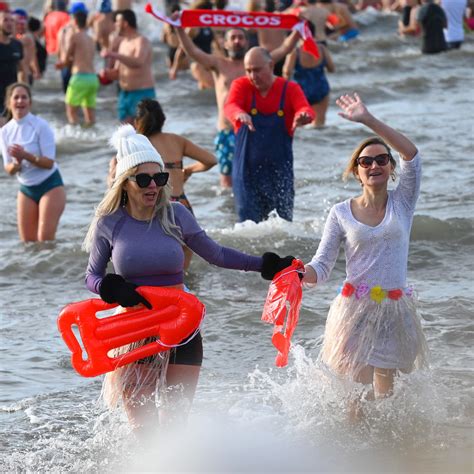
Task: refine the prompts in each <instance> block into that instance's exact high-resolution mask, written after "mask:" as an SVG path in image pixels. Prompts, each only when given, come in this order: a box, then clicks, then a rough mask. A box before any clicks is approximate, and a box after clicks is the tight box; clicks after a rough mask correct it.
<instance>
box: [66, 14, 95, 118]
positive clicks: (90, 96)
mask: <svg viewBox="0 0 474 474" xmlns="http://www.w3.org/2000/svg"><path fill="white" fill-rule="evenodd" d="M86 22H87V13H86V12H84V11H82V10H81V11H77V12H76V13H74V14H73V26H74V34H73V36H72V37H71V41H70V43H69V47H68V50H67V53H66V57H67V61H68V62H67V64H66V65H70V67H71V72H72V76H71V79H70V81H69V84H68V87H67V90H66V99H65V102H66V114H67V119H68V122H69V123H70V124H72V125H75V124H77V123H78V120H79V119H78V116H77V111H78V109H79V107H82V111H83V114H84V123H85V125H87V126H90V125H93V124H94V122H95V106H96V97H97V91H98V90H99V79H98V78H97V74H96V73H95V70H94V54H95V47H94V41H93V39H92V38H91V37H90V36H89V35H88V34H87V27H86Z"/></svg>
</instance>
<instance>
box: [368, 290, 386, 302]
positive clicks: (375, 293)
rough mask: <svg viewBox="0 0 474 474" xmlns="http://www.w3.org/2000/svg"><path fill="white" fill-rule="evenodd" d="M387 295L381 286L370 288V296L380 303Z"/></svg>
mask: <svg viewBox="0 0 474 474" xmlns="http://www.w3.org/2000/svg"><path fill="white" fill-rule="evenodd" d="M385 296H386V293H385V291H383V289H382V287H381V286H374V287H373V288H372V289H371V290H370V298H371V299H372V300H374V301H375V302H377V303H379V304H380V303H381V302H382V301H383V300H384V298H385Z"/></svg>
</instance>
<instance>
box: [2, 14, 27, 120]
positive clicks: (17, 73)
mask: <svg viewBox="0 0 474 474" xmlns="http://www.w3.org/2000/svg"><path fill="white" fill-rule="evenodd" d="M12 33H13V17H12V14H11V13H10V12H9V11H7V10H0V70H1V71H2V73H1V74H0V115H3V113H4V102H5V91H6V89H7V87H8V86H9V85H10V84H13V83H14V82H16V81H20V82H25V79H26V74H25V71H24V70H23V64H22V59H23V46H22V45H21V43H20V41H17V40H16V39H13V38H12V37H11V36H12ZM4 123H5V120H4V119H3V117H0V126H2V125H3V124H4Z"/></svg>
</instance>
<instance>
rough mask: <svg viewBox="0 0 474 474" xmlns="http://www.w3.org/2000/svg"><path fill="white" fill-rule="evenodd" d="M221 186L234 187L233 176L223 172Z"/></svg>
mask: <svg viewBox="0 0 474 474" xmlns="http://www.w3.org/2000/svg"><path fill="white" fill-rule="evenodd" d="M221 187H222V188H227V189H229V188H232V176H230V175H226V174H221Z"/></svg>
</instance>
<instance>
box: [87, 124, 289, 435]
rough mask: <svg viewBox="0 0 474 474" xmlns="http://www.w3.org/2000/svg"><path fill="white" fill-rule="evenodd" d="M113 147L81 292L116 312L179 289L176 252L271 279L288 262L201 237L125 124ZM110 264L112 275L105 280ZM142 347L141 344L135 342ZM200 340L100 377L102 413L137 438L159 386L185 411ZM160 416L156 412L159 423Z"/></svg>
mask: <svg viewBox="0 0 474 474" xmlns="http://www.w3.org/2000/svg"><path fill="white" fill-rule="evenodd" d="M112 142H113V144H114V146H115V148H116V149H117V166H116V172H115V180H114V182H113V185H112V186H111V188H110V189H109V190H108V191H107V192H106V194H105V196H104V198H103V200H102V202H101V203H100V204H99V206H98V208H97V210H96V214H95V217H94V219H93V221H92V223H91V226H90V228H89V232H88V234H87V236H86V239H85V241H84V247H85V249H86V250H88V251H89V252H90V257H89V263H88V266H87V270H86V285H87V287H88V288H89V289H90V290H91V291H93V292H94V293H98V294H100V296H101V297H102V299H103V300H104V301H106V302H108V303H118V304H120V305H121V306H123V307H129V306H135V305H137V304H143V305H145V306H147V307H150V305H149V303H148V301H146V300H145V299H144V298H143V297H142V296H140V295H139V294H138V293H137V292H136V287H137V286H140V285H147V286H166V287H172V288H178V289H181V290H183V289H184V284H183V269H184V261H185V259H184V252H183V245H186V246H187V247H188V248H189V249H191V250H192V251H194V252H195V253H197V254H198V255H199V256H201V257H202V258H204V259H205V260H207V261H208V262H209V263H212V264H214V265H217V266H219V267H223V268H231V269H236V270H245V271H258V272H261V273H262V277H263V278H266V279H272V278H273V276H274V275H275V273H277V272H278V271H280V270H281V269H283V268H285V267H286V266H288V265H290V264H291V261H292V260H293V257H291V256H288V257H285V258H280V257H278V255H276V254H273V253H266V254H264V255H263V256H262V257H255V256H251V255H247V254H245V253H242V252H239V251H238V250H235V249H232V248H227V247H222V246H221V245H219V244H217V243H216V242H215V241H213V240H212V239H211V238H210V237H208V236H207V235H206V233H205V231H204V230H203V229H202V228H201V227H200V226H199V224H198V223H197V222H196V219H195V217H194V216H193V215H192V214H191V212H189V210H188V209H186V208H185V207H184V206H183V205H182V204H180V203H178V202H171V201H170V194H171V186H170V185H169V184H168V177H169V173H167V172H165V171H164V169H165V164H164V163H163V160H162V158H161V156H160V155H159V153H158V152H157V150H156V149H155V148H154V147H153V145H152V144H151V143H150V141H149V140H148V138H147V137H145V136H144V135H140V134H137V133H136V132H135V130H134V128H133V127H132V126H131V125H124V126H122V127H120V128H119V129H118V131H117V132H116V134H115V135H114V137H113V138H112ZM109 260H111V261H112V263H113V266H114V270H115V273H106V269H107V264H108V262H109ZM142 344H143V342H142ZM202 356H203V349H202V339H201V334H200V333H197V334H196V336H195V337H194V338H192V339H191V340H190V341H189V342H186V343H184V344H183V345H181V346H179V347H177V348H175V349H172V350H171V351H167V352H164V353H161V354H160V355H157V356H153V357H149V358H147V359H142V360H140V361H138V362H136V363H134V364H130V365H128V366H125V367H122V368H119V369H117V370H115V371H114V372H111V373H109V374H107V375H106V378H105V381H104V385H103V393H102V394H103V398H104V400H105V402H106V403H107V404H108V406H109V407H115V406H116V405H117V403H118V402H119V401H120V399H121V400H122V401H123V405H124V408H125V410H126V412H127V415H128V418H129V420H130V422H131V424H132V426H133V427H134V428H135V429H137V430H138V432H139V433H142V432H143V429H144V428H148V427H150V426H153V425H154V424H155V422H157V421H158V410H157V406H156V402H155V399H157V398H158V395H159V388H160V387H163V386H165V385H166V386H167V387H168V388H169V387H179V390H176V389H175V390H167V396H168V397H170V398H171V401H173V398H175V399H176V400H178V399H181V398H182V399H183V400H185V401H186V402H187V403H186V405H187V408H186V409H185V410H183V414H184V415H185V414H186V412H187V410H188V409H189V407H190V404H191V402H192V400H193V397H194V392H195V390H196V385H197V382H198V378H199V372H200V368H201V363H202ZM163 414H165V416H166V412H165V411H164V410H160V416H162V415H163Z"/></svg>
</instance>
